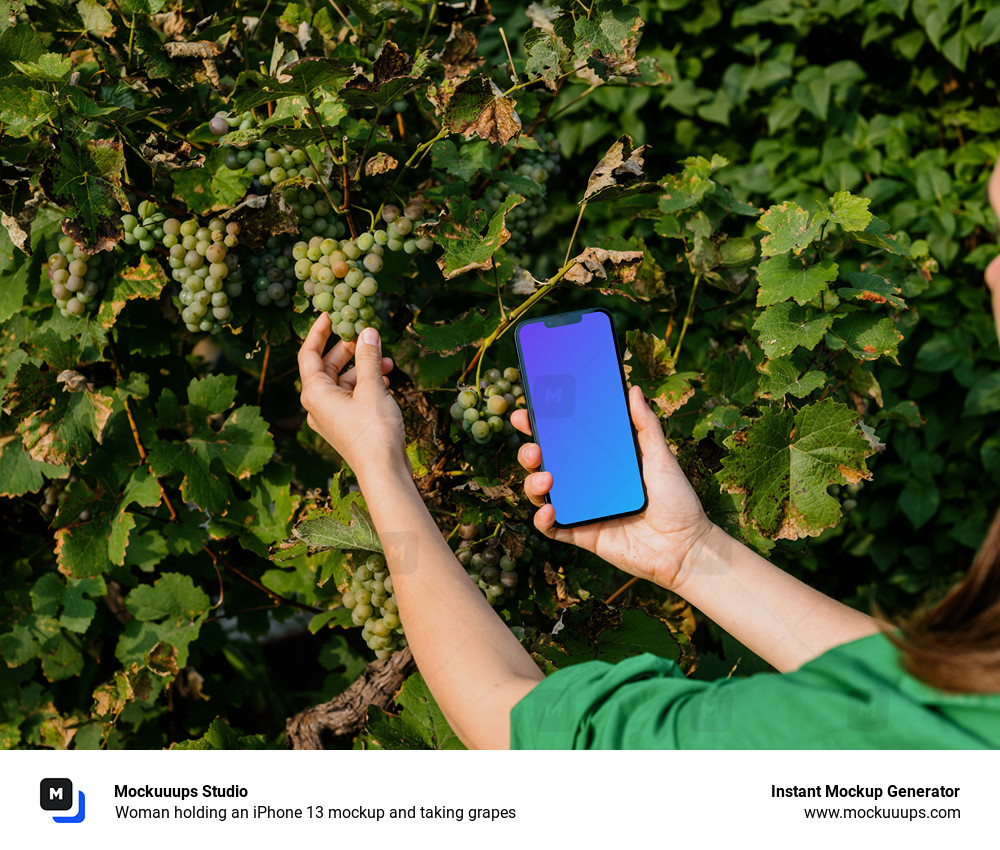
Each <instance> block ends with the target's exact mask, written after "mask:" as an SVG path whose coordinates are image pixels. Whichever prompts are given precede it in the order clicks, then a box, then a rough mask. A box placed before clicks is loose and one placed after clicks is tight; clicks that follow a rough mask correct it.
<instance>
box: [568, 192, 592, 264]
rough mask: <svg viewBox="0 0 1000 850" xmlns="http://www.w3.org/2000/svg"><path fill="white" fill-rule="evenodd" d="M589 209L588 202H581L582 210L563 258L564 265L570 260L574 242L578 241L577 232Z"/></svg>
mask: <svg viewBox="0 0 1000 850" xmlns="http://www.w3.org/2000/svg"><path fill="white" fill-rule="evenodd" d="M586 211H587V202H586V201H584V202H583V203H582V204H580V212H579V214H578V215H577V217H576V224H574V225H573V233H572V235H571V236H570V237H569V245H567V246H566V257H565V259H563V265H566V264H567V263H568V262H569V255H570V254H572V253H573V243H574V242H575V241H576V233H577V231H578V230H579V229H580V222H581V221H583V214H584V213H585V212H586Z"/></svg>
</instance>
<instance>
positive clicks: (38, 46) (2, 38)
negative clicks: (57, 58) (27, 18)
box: [0, 23, 43, 74]
mask: <svg viewBox="0 0 1000 850" xmlns="http://www.w3.org/2000/svg"><path fill="white" fill-rule="evenodd" d="M42 50H43V48H42V40H41V39H40V38H39V37H38V33H36V32H35V31H34V29H32V26H31V24H28V23H19V24H16V25H15V26H12V27H10V28H9V29H6V30H4V31H3V32H2V33H0V61H3V62H7V63H14V62H34V61H35V60H36V59H37V58H38V57H39V56H41V55H42ZM13 71H14V67H13V64H11V66H10V68H9V70H4V71H3V73H4V74H6V73H10V72H13Z"/></svg>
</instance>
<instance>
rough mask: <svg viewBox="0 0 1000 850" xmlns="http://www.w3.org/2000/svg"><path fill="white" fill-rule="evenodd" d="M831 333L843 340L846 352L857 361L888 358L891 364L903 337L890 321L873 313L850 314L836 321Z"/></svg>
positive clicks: (894, 360)
mask: <svg viewBox="0 0 1000 850" xmlns="http://www.w3.org/2000/svg"><path fill="white" fill-rule="evenodd" d="M832 333H833V334H834V335H835V336H837V337H839V338H840V339H842V340H844V342H845V343H846V345H847V350H848V351H850V352H851V354H853V355H854V356H855V357H856V358H857V359H858V360H877V359H878V358H879V357H888V358H889V359H890V360H892V361H893V362H898V361H897V360H896V355H898V354H899V343H900V342H901V341H902V339H903V335H902V334H901V333H900V332H899V331H898V330H896V325H895V324H894V323H893V321H892V319H890V318H887V317H885V316H882V317H879V316H877V315H875V314H874V313H867V312H863V313H850V314H848V315H846V316H842V317H840V318H838V319H837V321H836V322H835V323H834V325H833V330H832Z"/></svg>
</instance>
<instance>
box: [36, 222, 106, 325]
mask: <svg viewBox="0 0 1000 850" xmlns="http://www.w3.org/2000/svg"><path fill="white" fill-rule="evenodd" d="M101 262H102V260H101V255H100V254H88V253H87V252H86V251H84V250H83V249H82V248H80V247H79V246H78V245H76V244H75V243H74V242H73V240H72V238H70V237H69V236H64V237H62V239H60V240H59V246H58V250H57V251H55V252H54V253H52V254H51V255H50V256H49V260H48V275H49V284H50V285H51V287H52V296H53V297H54V298H55V299H56V306H57V307H58V308H59V312H60V313H62V314H63V315H64V316H83V315H84V314H86V313H87V312H88V311H93V310H96V309H97V305H98V301H97V296H98V295H99V294H100V291H101V284H102V275H101Z"/></svg>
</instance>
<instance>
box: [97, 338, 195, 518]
mask: <svg viewBox="0 0 1000 850" xmlns="http://www.w3.org/2000/svg"><path fill="white" fill-rule="evenodd" d="M108 351H109V352H111V363H112V365H113V366H114V369H115V375H116V376H117V378H118V380H119V381H120V380H122V378H123V377H124V375H123V373H122V367H121V363H119V362H118V353H117V352H116V351H115V346H114V343H112V342H111V340H110V339H109V340H108ZM130 402H131V399H129V397H128V396H125V397H124V398H123V399H122V403H123V405H124V407H125V416H126V418H127V419H128V427H129V429H130V430H131V431H132V439H133V440H135V448H136V451H137V452H139V462H140V463H142V464H145V463H146V458H147V457H149V452H147V451H146V446H145V445H143V442H142V435H141V434H140V433H139V425H138V423H136V421H135V414H134V413H133V412H132V405H131V403H130ZM150 472H152V470H150ZM156 485H157V486H158V487H159V488H160V496H162V497H163V504H165V505H166V506H167V510H168V511H169V512H170V521H171V522H177V520H178V519H179V518H180V515H179V514H178V513H177V508H175V507H174V503H173V502H172V501H170V496H168V495H167V489H166V488H165V487H164V486H163V482H162V481H161V480H160V479H159V478H158V477H157V478H156Z"/></svg>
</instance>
